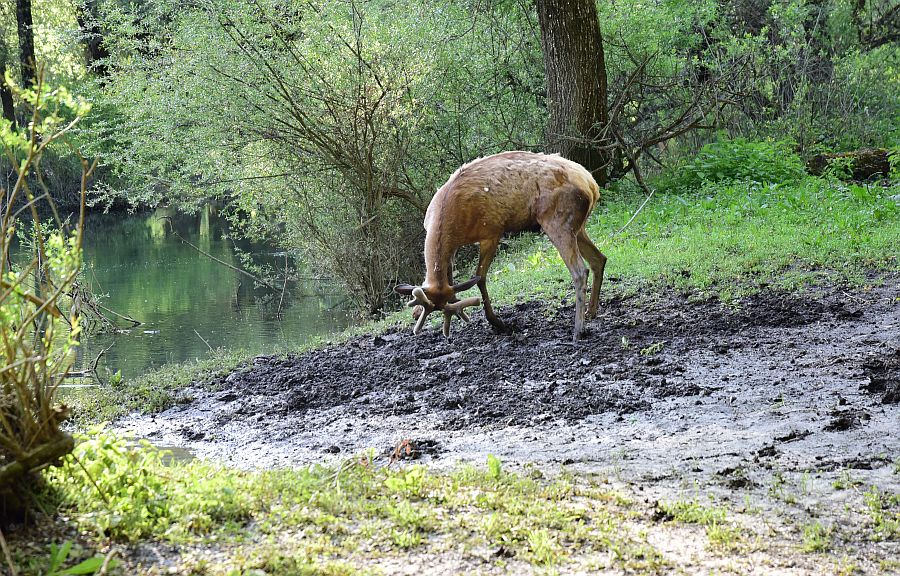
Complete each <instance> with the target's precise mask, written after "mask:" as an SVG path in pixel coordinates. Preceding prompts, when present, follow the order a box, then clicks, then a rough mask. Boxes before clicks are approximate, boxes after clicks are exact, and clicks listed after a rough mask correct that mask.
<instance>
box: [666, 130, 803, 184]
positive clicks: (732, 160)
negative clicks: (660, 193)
mask: <svg viewBox="0 0 900 576" xmlns="http://www.w3.org/2000/svg"><path fill="white" fill-rule="evenodd" d="M804 174H805V169H804V167H803V162H801V160H800V158H799V157H798V156H797V155H796V154H794V153H793V152H792V151H791V147H790V144H789V143H787V142H752V141H749V140H746V139H744V138H735V139H727V138H722V139H719V140H717V141H715V142H712V143H710V144H707V145H705V146H704V147H703V148H702V149H701V150H700V152H698V153H697V155H696V156H695V157H694V158H692V159H691V160H689V161H687V162H685V163H683V164H682V165H681V166H679V167H678V169H677V171H676V173H675V175H674V179H673V182H672V183H671V184H669V185H668V187H669V188H670V189H679V190H684V189H686V190H697V189H699V188H700V187H702V186H703V185H704V184H709V183H719V182H723V183H727V182H732V181H749V182H759V183H764V184H769V183H773V184H775V183H777V184H782V183H785V182H792V181H796V180H797V179H799V178H800V177H802V176H803V175H804Z"/></svg>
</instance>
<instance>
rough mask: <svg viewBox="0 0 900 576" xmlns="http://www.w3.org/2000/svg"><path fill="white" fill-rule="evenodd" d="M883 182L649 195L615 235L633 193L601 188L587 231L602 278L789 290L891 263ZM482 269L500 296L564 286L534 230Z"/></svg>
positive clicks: (559, 292) (735, 291)
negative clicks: (603, 194) (602, 266)
mask: <svg viewBox="0 0 900 576" xmlns="http://www.w3.org/2000/svg"><path fill="white" fill-rule="evenodd" d="M897 193H900V186H897V185H894V186H893V187H892V188H883V187H880V186H867V185H858V184H842V183H834V182H830V181H828V180H822V179H818V178H805V179H803V180H801V181H799V182H797V183H793V184H785V185H763V184H759V183H755V182H735V183H729V184H716V185H710V186H708V187H706V188H703V189H701V190H700V191H698V192H692V193H690V194H677V193H671V192H670V193H663V194H659V195H657V196H656V197H654V198H653V199H652V200H651V202H650V203H648V204H647V206H646V207H645V208H644V210H643V212H642V213H641V214H640V215H639V216H638V217H637V218H636V219H635V221H634V222H633V223H632V224H631V225H630V226H629V227H628V228H626V229H625V231H624V232H622V233H621V234H619V235H617V236H614V237H611V234H612V233H614V232H615V231H617V230H618V229H619V228H620V227H621V226H623V225H624V224H625V223H626V222H627V221H628V219H629V218H630V217H631V215H632V214H633V213H634V211H635V210H636V209H637V207H638V206H639V205H640V202H641V201H642V198H641V197H640V196H635V195H634V194H627V193H621V192H620V193H616V192H613V193H610V194H609V195H608V197H607V199H606V201H605V202H604V203H603V204H602V205H601V206H600V207H599V208H598V209H597V210H595V212H594V214H593V216H592V217H591V220H590V222H589V224H588V233H589V234H590V236H591V237H592V238H593V239H594V241H595V243H596V244H597V245H598V247H599V248H600V249H601V250H602V251H603V252H604V253H605V254H606V255H607V257H608V258H609V261H608V263H607V268H606V274H607V277H612V278H617V279H619V284H620V287H619V288H617V289H618V290H622V291H624V292H626V293H630V292H639V291H641V290H644V289H651V288H658V287H660V286H670V287H674V288H676V289H679V290H685V291H695V292H698V293H699V294H700V295H717V296H719V297H720V298H723V299H729V298H734V297H739V296H742V295H745V294H748V293H751V292H753V291H755V290H758V289H759V288H760V287H765V286H775V287H779V288H787V289H794V288H797V287H800V286H804V285H806V284H809V283H813V282H815V281H817V280H819V279H821V276H822V275H823V274H825V273H827V274H828V275H829V279H832V280H837V281H848V282H855V283H860V282H862V281H863V279H864V275H865V272H867V271H869V270H871V269H884V270H891V271H897V270H898V269H900V261H898V260H897V252H898V247H900V233H898V231H897V230H898V225H900V205H898V202H897V201H896V200H895V199H892V198H891V196H893V195H896V194H897ZM495 266H496V268H494V269H493V270H492V271H491V275H490V285H491V295H492V298H494V299H496V300H498V301H500V302H510V301H517V300H525V299H533V298H543V299H546V300H547V301H549V302H553V301H555V300H558V299H559V298H561V297H563V296H564V295H565V294H567V293H568V292H569V291H570V287H569V280H568V273H567V272H566V270H565V267H564V265H563V263H562V260H561V259H560V258H559V255H558V254H557V253H556V251H555V249H554V248H553V247H552V245H551V244H550V243H549V242H548V241H547V240H545V239H543V238H542V237H540V236H537V237H528V238H525V239H522V240H519V241H517V242H515V243H513V250H512V251H511V253H510V254H507V256H506V258H504V259H503V260H501V261H499V262H498V264H496V265H495Z"/></svg>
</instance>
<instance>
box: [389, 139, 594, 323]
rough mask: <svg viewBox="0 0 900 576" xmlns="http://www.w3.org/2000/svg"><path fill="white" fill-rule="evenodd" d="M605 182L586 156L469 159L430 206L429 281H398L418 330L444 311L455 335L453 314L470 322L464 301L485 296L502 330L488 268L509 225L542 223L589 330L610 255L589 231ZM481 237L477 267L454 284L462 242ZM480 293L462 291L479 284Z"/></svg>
mask: <svg viewBox="0 0 900 576" xmlns="http://www.w3.org/2000/svg"><path fill="white" fill-rule="evenodd" d="M599 199H600V187H599V186H598V185H597V182H596V181H595V180H594V177H593V176H591V173H590V172H589V171H588V170H587V169H586V168H584V167H583V166H581V165H580V164H578V163H576V162H573V161H571V160H567V159H565V158H563V157H562V156H559V155H558V154H541V153H537V152H522V151H511V152H501V153H499V154H494V155H492V156H485V157H483V158H478V159H476V160H473V161H472V162H469V163H468V164H464V165H463V166H461V167H460V168H458V169H457V170H456V172H454V173H453V175H452V176H450V179H449V180H447V182H446V183H445V184H444V185H443V186H441V187H440V188H439V189H438V191H437V193H435V195H434V197H433V198H432V199H431V202H430V203H429V205H428V209H427V211H426V213H425V222H424V227H425V281H424V282H423V283H422V285H421V286H412V285H410V284H400V285H398V286H396V287H395V288H394V291H395V292H397V293H398V294H402V295H407V296H412V300H410V301H409V302H408V303H407V305H408V306H410V307H412V308H414V310H413V316H414V317H415V318H416V323H415V327H414V328H413V334H415V335H418V334H419V333H420V332H421V330H422V327H423V326H424V324H425V319H426V318H427V317H428V315H429V314H431V313H432V312H435V311H441V312H443V314H444V324H443V332H444V336H445V337H447V338H449V337H450V323H451V320H452V319H453V318H454V317H458V318H460V319H461V320H464V321H466V322H468V321H469V317H468V315H467V314H466V310H465V309H466V308H469V307H471V306H477V305H478V304H481V303H483V304H484V314H485V317H486V318H487V320H488V322H490V324H491V325H492V326H493V328H494V330H495V331H496V332H505V331H506V330H507V328H506V325H505V323H504V322H503V321H502V320H501V319H500V318H498V317H497V315H496V314H495V313H494V310H493V308H492V307H491V299H490V297H489V296H488V291H487V278H488V269H489V268H490V266H491V262H492V261H493V260H494V256H495V255H496V254H497V248H498V246H499V245H500V239H501V237H502V236H503V235H504V234H505V233H509V232H519V231H523V230H537V229H538V228H540V229H542V230H543V232H544V234H546V235H547V237H548V238H549V239H550V242H552V243H553V245H554V246H555V247H556V249H557V250H558V251H559V254H560V256H562V259H563V262H565V264H566V267H567V268H568V270H569V273H570V274H571V276H572V282H573V284H574V286H575V329H574V334H573V339H574V340H578V339H579V338H581V337H582V336H583V335H584V333H585V330H584V323H585V317H587V319H588V320H590V319H593V318H594V317H595V316H596V314H597V305H598V302H599V298H600V288H601V286H602V285H603V270H604V268H605V266H606V256H605V255H604V254H603V253H602V252H601V251H600V250H599V249H597V247H596V246H595V245H594V243H593V242H592V241H591V239H590V238H589V237H588V235H587V233H586V232H585V229H584V226H585V223H586V222H587V219H588V217H589V216H590V214H591V211H592V210H593V208H594V205H595V204H596V203H597V201H598V200H599ZM476 243H477V244H478V248H479V250H478V253H479V254H478V268H477V270H476V273H475V275H474V276H473V277H472V278H470V279H469V280H467V281H465V282H460V283H458V284H453V259H454V256H455V255H456V252H457V250H458V249H459V248H460V247H462V246H465V245H468V244H476ZM584 260H587V262H588V265H589V266H590V271H591V272H592V273H593V276H594V278H593V284H592V286H591V297H590V303H589V305H588V307H587V311H586V313H585V305H584V300H585V295H586V292H587V280H588V275H589V274H588V271H587V269H586V267H585V264H584ZM476 284H477V285H478V289H479V291H480V292H481V298H478V297H469V298H464V299H459V297H458V294H459V293H461V292H464V291H466V290H468V289H470V288H472V287H473V286H475V285H476Z"/></svg>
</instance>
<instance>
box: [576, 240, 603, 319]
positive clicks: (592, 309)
mask: <svg viewBox="0 0 900 576" xmlns="http://www.w3.org/2000/svg"><path fill="white" fill-rule="evenodd" d="M578 251H579V252H581V255H582V256H583V257H584V259H585V260H587V261H588V265H589V266H590V267H591V272H592V273H593V274H594V282H593V284H592V286H591V302H590V304H588V309H587V319H588V320H590V319H592V318H594V317H595V316H596V315H597V305H598V303H599V302H600V287H601V286H603V270H604V269H605V268H606V256H605V255H604V254H603V252H601V251H600V250H599V249H598V248H597V247H596V246H595V245H594V243H593V242H591V239H590V238H589V237H588V235H587V232H585V231H584V228H582V229H581V230H580V231H579V232H578Z"/></svg>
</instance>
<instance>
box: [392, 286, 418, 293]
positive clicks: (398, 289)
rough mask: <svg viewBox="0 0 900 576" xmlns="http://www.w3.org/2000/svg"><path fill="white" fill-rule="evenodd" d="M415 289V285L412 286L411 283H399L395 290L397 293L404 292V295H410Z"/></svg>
mask: <svg viewBox="0 0 900 576" xmlns="http://www.w3.org/2000/svg"><path fill="white" fill-rule="evenodd" d="M415 289H416V287H415V286H410V285H409V284H397V285H396V286H394V292H396V293H397V294H403V295H404V296H409V295H410V294H412V291H413V290H415Z"/></svg>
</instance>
